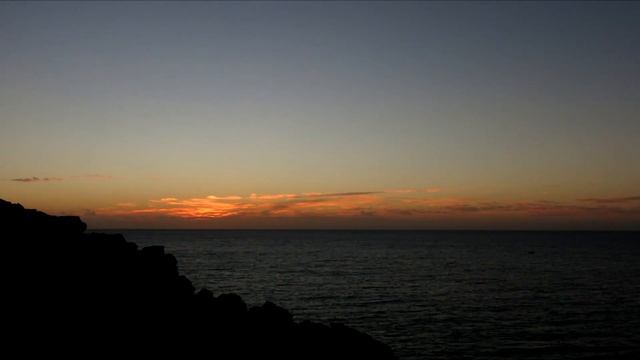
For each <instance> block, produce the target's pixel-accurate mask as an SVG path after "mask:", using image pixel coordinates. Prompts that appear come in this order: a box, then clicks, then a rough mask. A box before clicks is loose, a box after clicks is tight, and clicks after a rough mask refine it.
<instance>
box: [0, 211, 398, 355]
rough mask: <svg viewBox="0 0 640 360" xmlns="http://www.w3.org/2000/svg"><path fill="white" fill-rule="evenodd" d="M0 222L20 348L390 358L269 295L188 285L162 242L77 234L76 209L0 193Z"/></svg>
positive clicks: (10, 324)
mask: <svg viewBox="0 0 640 360" xmlns="http://www.w3.org/2000/svg"><path fill="white" fill-rule="evenodd" d="M0 226H1V228H0V231H1V232H2V234H3V236H2V248H3V251H2V257H3V261H2V262H3V264H4V265H5V267H6V268H5V271H4V274H5V275H4V278H5V279H4V285H3V289H4V291H3V298H4V299H3V303H4V305H3V308H4V316H3V323H4V327H5V329H9V330H10V331H9V335H7V336H6V337H5V339H4V340H5V342H6V343H7V344H12V345H13V346H16V347H19V348H20V349H21V351H22V353H23V354H25V355H26V354H29V353H30V352H32V351H34V350H35V349H39V350H42V349H43V348H44V349H46V351H47V353H48V354H49V355H51V356H53V355H60V354H65V355H71V354H75V355H82V354H84V355H88V356H89V357H93V355H99V354H104V353H108V354H112V355H123V356H126V355H127V354H128V355H134V354H135V355H141V354H143V355H148V356H152V355H153V356H159V355H169V354H172V355H180V357H195V356H198V357H201V356H206V357H211V358H217V359H258V358H259V359H271V358H273V359H394V358H395V357H394V355H393V353H392V352H391V350H390V349H389V347H387V346H386V345H384V344H382V343H380V342H378V341H376V340H374V339H373V338H371V337H370V336H368V335H366V334H364V333H361V332H358V331H356V330H354V329H351V328H349V327H347V326H344V325H341V324H331V325H330V326H327V325H323V324H318V323H312V322H308V321H303V322H294V320H293V317H292V315H291V314H290V313H289V312H288V311H287V310H285V309H283V308H281V307H279V306H277V305H275V304H273V303H270V302H266V303H265V304H264V305H262V306H259V307H253V308H251V309H247V305H246V304H245V303H244V301H243V300H242V299H241V298H240V297H239V296H238V295H235V294H221V295H218V296H214V294H213V293H212V292H211V291H209V290H206V289H202V290H199V291H197V292H196V289H194V287H193V285H192V284H191V281H189V279H187V278H186V277H184V276H182V275H180V274H179V273H178V268H177V262H176V259H175V257H174V256H173V255H171V254H167V253H165V251H164V248H163V247H161V246H152V247H146V248H142V249H139V248H138V246H137V245H136V244H134V243H131V242H127V241H126V240H125V238H124V237H123V236H122V235H111V234H96V233H86V225H85V224H84V223H83V222H82V221H81V220H80V219H79V218H78V217H65V216H61V217H57V216H50V215H47V214H45V213H43V212H40V211H36V210H28V209H24V208H23V207H22V206H21V205H19V204H12V203H10V202H6V201H4V200H0ZM17 344H27V345H20V346H19V345H17ZM29 344H31V345H32V346H29ZM79 349H89V351H91V352H90V353H86V352H85V353H82V352H80V350H79ZM14 350H15V349H14ZM94 352H95V353H94Z"/></svg>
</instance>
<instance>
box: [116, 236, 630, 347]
mask: <svg viewBox="0 0 640 360" xmlns="http://www.w3.org/2000/svg"><path fill="white" fill-rule="evenodd" d="M109 232H118V233H122V234H124V236H125V237H126V238H127V240H129V241H133V242H136V243H137V244H138V245H139V246H141V247H143V246H149V245H163V246H165V247H166V249H167V252H169V253H172V254H174V255H175V256H176V258H177V259H178V265H179V268H180V272H181V273H182V274H184V275H186V276H187V277H188V278H189V279H191V281H192V282H193V284H194V286H195V287H196V288H197V289H198V288H201V287H206V288H208V289H210V290H211V291H213V293H214V294H215V295H219V294H222V293H230V292H232V293H237V294H239V295H240V296H242V298H243V299H244V300H245V301H246V302H247V304H248V305H249V306H251V305H257V304H262V303H263V302H264V301H272V302H274V303H276V304H278V305H280V306H282V307H284V308H286V309H288V310H289V311H290V312H292V313H293V315H294V318H295V319H296V320H304V319H308V320H312V321H317V322H323V323H329V322H342V323H344V324H346V325H348V326H351V327H353V328H356V329H358V330H361V331H364V332H366V333H368V334H370V335H371V336H373V337H374V338H376V339H378V340H381V341H383V342H385V343H386V344H388V345H390V346H391V347H392V349H393V350H394V351H395V353H396V354H397V356H398V357H399V358H400V359H465V358H469V359H502V358H528V359H585V358H601V359H615V358H629V359H632V358H640V233H637V232H510V231H504V232H491V231H479V232H474V231H230V230H227V231H210V230H206V231H201V230H189V231H179V230H156V231H150V230H121V231H109Z"/></svg>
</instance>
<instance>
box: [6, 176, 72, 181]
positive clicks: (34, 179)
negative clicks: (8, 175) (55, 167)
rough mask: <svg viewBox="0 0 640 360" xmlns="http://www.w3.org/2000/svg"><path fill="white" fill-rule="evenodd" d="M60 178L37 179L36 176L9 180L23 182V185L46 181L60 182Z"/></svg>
mask: <svg viewBox="0 0 640 360" xmlns="http://www.w3.org/2000/svg"><path fill="white" fill-rule="evenodd" d="M61 180H62V178H57V177H43V178H40V177H37V176H32V177H27V178H15V179H11V181H17V182H23V183H33V182H47V181H61Z"/></svg>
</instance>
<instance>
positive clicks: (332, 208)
mask: <svg viewBox="0 0 640 360" xmlns="http://www.w3.org/2000/svg"><path fill="white" fill-rule="evenodd" d="M594 200H597V201H594ZM602 200H605V199H583V200H578V201H573V202H560V201H548V200H531V201H490V200H486V199H474V198H465V197H442V195H441V194H437V191H424V189H422V190H419V191H416V192H408V191H407V192H405V191H400V192H398V191H356V192H338V193H322V192H305V193H279V194H257V193H252V194H249V195H245V196H240V195H225V196H219V195H207V196H202V197H194V198H179V197H175V196H167V197H163V198H159V199H152V200H149V201H148V203H147V204H145V205H143V206H136V205H135V204H130V203H120V204H117V205H116V206H113V207H108V208H101V209H96V210H95V212H96V214H97V216H107V217H108V216H113V217H121V218H123V217H124V218H127V217H136V218H137V219H144V218H146V217H148V218H159V217H162V218H174V219H182V220H196V221H200V220H215V219H222V218H236V219H242V218H244V219H257V218H263V219H268V218H272V219H274V220H275V218H289V219H296V218H298V219H303V218H304V219H310V218H317V219H322V218H324V219H327V218H334V219H336V218H343V219H347V218H351V219H356V218H363V217H367V218H368V219H386V220H389V219H398V220H399V221H405V220H411V221H429V220H430V219H431V220H432V219H482V218H494V219H504V218H519V219H522V220H523V221H528V220H527V219H529V218H531V219H533V218H534V217H535V218H544V217H547V218H548V217H555V218H558V219H561V218H566V219H577V218H583V219H586V218H593V219H597V218H602V217H609V216H619V217H629V216H632V217H637V216H640V204H636V203H635V201H639V200H640V198H639V197H635V196H630V197H621V198H615V199H606V200H607V201H602ZM613 200H616V201H613ZM585 201H587V202H588V203H585ZM371 221H376V220H371Z"/></svg>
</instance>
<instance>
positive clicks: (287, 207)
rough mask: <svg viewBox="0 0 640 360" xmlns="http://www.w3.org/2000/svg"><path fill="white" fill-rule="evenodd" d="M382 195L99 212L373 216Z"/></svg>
mask: <svg viewBox="0 0 640 360" xmlns="http://www.w3.org/2000/svg"><path fill="white" fill-rule="evenodd" d="M378 194H381V193H380V192H373V191H361V192H344V193H302V194H260V195H258V194H256V193H252V194H251V195H249V196H246V197H242V196H237V195H232V196H216V195H208V196H204V197H196V198H189V199H180V198H176V197H164V198H160V199H153V200H150V201H149V203H148V205H147V206H145V207H138V208H135V206H129V205H132V204H128V203H127V204H126V206H123V205H125V204H122V203H121V204H117V205H116V206H114V207H111V208H102V209H98V210H97V212H98V213H100V214H103V215H108V216H122V215H136V216H144V215H162V216H169V217H179V218H188V219H211V218H223V217H229V216H303V215H305V216H306V215H310V216H327V215H331V216H350V215H363V214H366V215H367V216H371V214H372V213H373V210H374V205H376V204H379V203H380V202H381V199H380V198H379V197H378V196H377V195H378Z"/></svg>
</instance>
